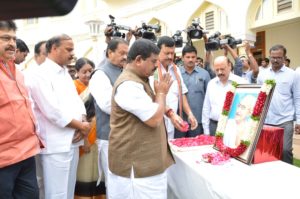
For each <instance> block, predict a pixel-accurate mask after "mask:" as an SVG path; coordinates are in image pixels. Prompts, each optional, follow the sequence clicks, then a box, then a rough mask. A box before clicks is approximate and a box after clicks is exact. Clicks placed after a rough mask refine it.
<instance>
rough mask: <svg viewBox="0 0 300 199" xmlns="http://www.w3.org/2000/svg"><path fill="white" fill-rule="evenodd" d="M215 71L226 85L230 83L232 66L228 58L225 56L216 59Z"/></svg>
mask: <svg viewBox="0 0 300 199" xmlns="http://www.w3.org/2000/svg"><path fill="white" fill-rule="evenodd" d="M213 68H214V71H215V73H216V75H217V76H218V78H219V80H220V81H221V82H222V83H223V84H225V83H227V81H228V78H229V74H230V70H231V68H230V65H229V62H228V58H227V57H225V56H219V57H216V58H215V60H214V67H213Z"/></svg>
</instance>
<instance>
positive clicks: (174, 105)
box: [149, 65, 188, 134]
mask: <svg viewBox="0 0 300 199" xmlns="http://www.w3.org/2000/svg"><path fill="white" fill-rule="evenodd" d="M161 71H162V74H165V73H167V71H166V69H165V68H164V67H163V66H162V65H161ZM168 72H169V74H170V75H171V76H172V80H173V83H172V85H171V87H170V89H169V92H168V94H167V96H166V105H167V106H168V107H169V108H171V109H173V111H174V112H175V113H177V110H178V103H179V95H178V83H177V79H176V76H175V71H174V68H173V65H169V66H168ZM177 73H178V75H179V77H180V82H181V86H182V94H185V93H187V92H188V89H187V87H186V85H185V84H184V81H183V79H182V76H181V72H180V70H179V68H177ZM149 79H150V85H151V86H152V88H153V87H154V77H153V76H151V77H150V78H149ZM164 119H165V124H166V129H167V132H168V134H170V133H172V132H174V131H175V129H174V125H173V124H172V122H171V119H169V118H168V117H167V116H164Z"/></svg>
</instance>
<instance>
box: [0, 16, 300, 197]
mask: <svg viewBox="0 0 300 199" xmlns="http://www.w3.org/2000/svg"><path fill="white" fill-rule="evenodd" d="M16 30H17V27H16V25H15V23H14V22H13V21H0V61H1V62H0V69H1V70H0V72H1V73H0V86H1V88H2V89H1V90H2V91H1V95H0V121H1V128H0V133H1V138H0V198H32V199H35V198H46V199H56V198H57V199H71V198H74V193H75V184H76V176H77V166H78V162H79V157H81V156H80V155H79V153H80V150H79V146H85V148H84V153H89V152H90V148H89V146H88V144H86V143H88V141H87V140H88V137H89V135H90V134H91V132H92V128H93V125H92V122H91V120H90V119H89V118H90V117H89V113H88V116H87V112H89V109H88V108H87V106H86V102H87V101H88V99H90V98H91V99H92V100H93V101H92V103H91V104H92V105H93V107H94V115H95V118H96V119H95V120H96V125H95V132H96V133H95V139H96V143H97V144H96V145H97V149H98V154H97V156H98V158H97V159H98V160H99V161H98V164H97V165H98V169H99V173H98V174H99V179H100V178H101V177H102V176H101V175H102V174H104V176H103V177H102V179H105V183H106V189H107V192H106V194H107V197H108V198H113V199H114V198H120V199H121V198H122V199H123V198H139V199H140V198H167V168H168V167H170V166H171V165H172V164H174V163H175V162H174V159H173V156H172V154H171V151H170V148H169V146H168V140H169V139H173V138H179V137H194V136H197V135H199V134H206V135H215V132H216V128H217V125H218V120H219V116H220V114H221V111H222V107H223V103H224V100H225V95H226V92H227V91H228V89H229V87H230V85H231V83H232V82H233V81H234V82H237V83H239V84H243V83H258V84H262V83H263V82H264V81H265V80H266V79H275V81H276V87H275V91H274V94H273V98H272V100H271V104H270V107H269V111H268V114H267V117H266V120H265V123H266V124H269V125H273V126H279V127H282V128H284V146H283V157H282V160H283V161H285V162H287V163H290V164H292V161H293V154H292V138H293V133H294V132H296V133H297V134H300V73H297V72H295V71H294V70H292V69H291V68H288V67H287V66H286V65H285V64H284V62H285V59H286V54H287V50H286V48H285V47H284V46H283V45H274V46H272V47H271V48H270V50H269V55H270V57H269V59H270V64H268V62H269V59H264V60H262V64H261V66H258V64H257V62H256V60H255V58H254V57H253V55H252V53H251V50H250V45H249V43H248V42H245V43H244V45H245V55H244V56H238V55H237V53H236V51H235V50H234V49H232V48H231V47H230V46H229V45H226V44H225V45H224V46H223V49H224V55H223V56H218V57H216V58H214V61H212V54H211V52H209V51H208V52H206V57H205V59H204V61H203V60H202V61H201V59H199V58H198V57H197V54H198V52H197V49H196V48H195V47H194V46H189V45H186V46H185V47H184V48H183V50H182V58H181V61H182V62H181V63H182V64H181V65H176V64H175V63H174V57H175V42H174V40H173V39H172V38H171V37H169V36H162V37H160V38H159V40H158V42H157V44H155V43H154V42H153V41H150V40H147V39H143V38H135V41H134V42H131V45H129V42H130V41H128V40H127V41H126V40H124V39H121V38H111V37H110V36H109V35H110V34H105V35H106V41H107V48H106V51H105V58H104V60H103V62H101V64H100V65H99V66H97V67H96V70H95V71H94V72H92V70H93V68H94V66H93V63H92V62H90V61H89V60H85V61H84V60H83V63H82V65H83V66H87V67H86V70H85V69H83V72H80V71H81V68H82V67H81V65H80V67H77V68H76V67H75V68H76V70H77V73H79V76H80V77H82V78H83V79H82V80H81V78H79V82H78V84H79V85H78V86H75V84H74V81H73V79H72V78H71V76H70V74H69V71H68V68H67V67H66V66H67V65H70V63H71V62H72V61H73V60H74V42H73V40H72V38H71V37H70V36H68V35H65V34H61V35H57V36H54V37H52V38H50V39H48V40H47V41H41V42H38V43H37V45H36V47H35V56H34V59H35V66H34V67H31V68H30V69H26V70H25V71H23V72H21V71H19V70H18V69H16V64H20V63H21V62H22V61H24V60H25V57H26V55H27V54H28V52H29V49H28V47H27V46H26V44H25V43H24V42H23V41H22V40H20V39H17V38H16ZM105 31H106V33H107V32H109V31H111V29H109V28H107V29H106V30H105ZM130 37H132V35H128V38H130ZM228 53H229V54H230V55H231V58H232V59H233V60H234V63H232V62H231V61H230V59H229V57H228V56H227V54H228ZM99 56H100V55H99ZM78 64H79V63H78ZM24 78H25V80H24ZM74 78H75V77H74ZM81 83H82V84H85V87H88V90H89V92H90V94H89V95H86V96H85V97H86V99H87V100H83V93H84V92H82V93H80V92H81V91H79V90H80V89H79V86H80V84H81ZM85 87H84V88H85ZM91 104H89V105H91ZM185 121H186V122H187V123H188V125H189V127H188V128H186V123H185ZM294 123H295V124H294Z"/></svg>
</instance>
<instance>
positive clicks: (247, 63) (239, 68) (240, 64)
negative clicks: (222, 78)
mask: <svg viewBox="0 0 300 199" xmlns="http://www.w3.org/2000/svg"><path fill="white" fill-rule="evenodd" d="M244 45H245V53H246V56H241V57H238V55H237V53H236V52H235V50H233V49H232V48H231V47H230V46H229V45H228V44H224V45H222V48H224V54H225V56H226V55H227V52H229V53H230V55H231V56H232V58H233V59H234V61H235V63H234V67H233V70H234V74H236V75H238V76H241V77H242V78H244V79H246V80H247V81H248V83H256V78H257V75H258V71H259V69H258V64H257V62H256V60H255V58H254V57H253V55H252V53H251V51H250V44H249V42H247V41H245V42H244Z"/></svg>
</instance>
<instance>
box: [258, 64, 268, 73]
mask: <svg viewBox="0 0 300 199" xmlns="http://www.w3.org/2000/svg"><path fill="white" fill-rule="evenodd" d="M269 68H270V65H268V66H267V67H266V68H265V67H263V66H260V67H258V69H259V72H263V71H265V70H268V69H269Z"/></svg>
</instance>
